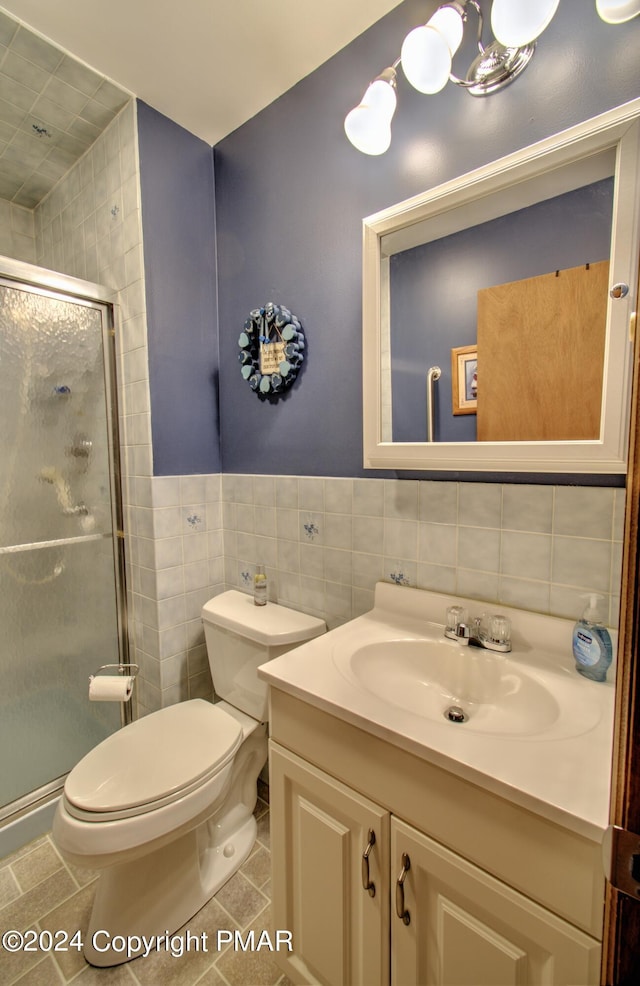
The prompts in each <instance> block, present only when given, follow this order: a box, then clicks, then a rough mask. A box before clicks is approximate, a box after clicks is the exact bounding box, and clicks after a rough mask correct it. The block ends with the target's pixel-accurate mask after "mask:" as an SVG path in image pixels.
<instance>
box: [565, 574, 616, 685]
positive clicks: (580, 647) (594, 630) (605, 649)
mask: <svg viewBox="0 0 640 986" xmlns="http://www.w3.org/2000/svg"><path fill="white" fill-rule="evenodd" d="M588 598H589V605H588V606H587V608H586V609H585V611H584V613H583V614H582V618H581V619H580V620H578V622H577V623H576V625H575V627H574V628H573V656H574V657H575V659H576V670H577V671H579V672H580V674H582V675H584V677H585V678H591V680H592V681H606V679H607V668H608V667H609V665H610V664H611V659H612V648H611V637H610V636H609V631H608V630H607V628H606V627H605V626H604V624H603V623H602V620H601V619H600V616H599V613H598V600H599V599H601V598H602V596H599V595H598V594H597V593H595V592H593V593H591V594H590V596H589V597H588Z"/></svg>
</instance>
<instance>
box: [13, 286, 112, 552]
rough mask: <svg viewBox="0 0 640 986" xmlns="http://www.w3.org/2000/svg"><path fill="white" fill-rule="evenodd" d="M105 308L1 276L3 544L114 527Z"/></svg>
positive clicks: (109, 529)
mask: <svg viewBox="0 0 640 986" xmlns="http://www.w3.org/2000/svg"><path fill="white" fill-rule="evenodd" d="M102 317H103V313H102V311H101V309H100V308H96V307H92V306H90V305H84V304H82V303H76V302H71V301H64V300H60V299H57V298H52V297H49V296H47V295H45V294H38V293H35V292H32V291H28V292H27V291H26V290H20V289H18V288H15V287H12V286H6V285H0V406H1V408H2V416H3V423H2V428H1V429H0V461H2V464H3V468H2V475H1V478H0V545H2V546H7V545H15V544H26V543H33V542H34V541H51V540H58V539H66V538H71V537H76V536H78V535H80V536H81V535H85V534H89V533H109V532H110V531H111V499H110V487H109V481H108V476H109V438H108V422H107V407H106V403H105V368H104V354H103V326H102ZM105 470H106V472H105ZM105 476H106V477H107V479H106V482H105Z"/></svg>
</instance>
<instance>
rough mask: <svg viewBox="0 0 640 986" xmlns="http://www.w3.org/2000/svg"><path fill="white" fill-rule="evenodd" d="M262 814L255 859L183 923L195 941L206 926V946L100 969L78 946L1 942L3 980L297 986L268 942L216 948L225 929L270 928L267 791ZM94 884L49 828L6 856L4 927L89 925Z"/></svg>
mask: <svg viewBox="0 0 640 986" xmlns="http://www.w3.org/2000/svg"><path fill="white" fill-rule="evenodd" d="M255 814H256V818H257V822H258V839H257V842H256V844H255V846H254V848H253V851H252V853H251V855H250V857H249V859H248V860H247V861H246V863H245V864H244V865H243V866H242V867H241V868H240V870H239V871H238V872H237V873H236V874H235V875H234V876H233V877H232V878H231V880H229V882H228V883H227V884H226V885H225V886H224V887H222V889H221V890H220V891H219V892H218V893H217V894H216V896H215V897H214V898H213V899H212V900H210V901H209V903H208V904H206V905H205V907H203V908H202V910H201V911H199V912H198V914H196V915H195V916H194V917H193V918H192V919H191V920H190V921H189V922H188V924H187V925H186V927H185V929H183V930H184V931H186V930H188V931H189V932H191V934H192V936H193V937H192V939H191V941H194V938H195V936H202V933H203V932H206V939H205V940H206V942H207V943H208V945H209V950H208V951H207V952H203V951H195V950H192V949H189V950H188V951H185V952H184V954H183V955H182V956H180V957H173V956H172V955H171V953H170V951H168V950H164V951H159V952H153V953H151V954H150V955H149V956H147V957H145V958H138V959H134V960H133V961H132V962H127V963H125V964H123V965H120V966H115V967H113V968H111V969H96V968H93V967H92V966H89V965H88V964H87V963H86V962H85V960H84V958H83V957H82V954H81V953H78V952H77V951H75V950H71V951H68V952H57V953H46V952H34V953H29V954H27V953H25V952H17V953H15V954H11V953H9V952H7V951H5V950H4V949H2V948H0V983H2V986H14V984H16V986H17V984H19V986H62V984H67V983H73V984H74V986H75V984H77V986H195V984H196V983H197V984H198V986H275V984H278V986H290V983H289V980H288V979H287V977H286V976H283V975H282V973H281V972H280V970H279V969H278V967H277V966H276V964H275V963H274V961H273V959H272V957H271V956H272V953H270V952H269V951H268V950H265V949H260V950H259V951H254V952H249V951H247V952H243V951H241V950H234V949H233V948H232V947H231V946H229V945H227V946H225V947H224V949H223V950H221V951H220V952H218V951H215V950H214V949H215V943H216V933H217V931H218V930H219V929H223V930H229V931H236V930H237V931H241V932H242V935H243V940H246V936H247V932H248V931H249V930H250V929H254V931H255V940H256V941H257V940H258V937H259V933H260V932H261V931H262V930H265V929H266V930H269V929H270V928H271V908H270V904H271V901H270V889H271V853H270V842H269V806H268V804H267V803H266V802H265V801H263V800H262V799H259V800H258V804H257V806H256V811H255ZM94 891H95V874H94V873H92V872H88V871H86V870H80V869H78V868H77V867H73V866H70V865H69V864H68V863H65V862H64V861H63V860H62V858H61V856H60V855H59V853H58V852H57V850H56V848H55V846H54V844H53V842H52V840H51V838H50V837H49V836H48V835H47V836H44V837H42V838H41V839H37V840H36V841H35V842H32V843H30V844H29V845H27V846H25V847H24V848H22V849H20V850H19V851H18V852H16V853H14V854H13V855H12V856H9V857H7V858H6V859H4V860H0V931H1V932H5V931H7V930H9V929H13V928H15V929H17V930H19V931H21V932H26V931H27V930H28V929H34V930H35V931H36V932H42V931H52V932H53V931H57V930H59V929H64V930H65V931H67V932H68V933H69V934H70V935H71V934H73V932H74V931H77V930H78V929H80V931H82V932H83V933H84V930H85V929H86V927H87V922H88V918H89V913H90V910H91V904H92V901H93V895H94ZM200 940H201V941H202V937H200Z"/></svg>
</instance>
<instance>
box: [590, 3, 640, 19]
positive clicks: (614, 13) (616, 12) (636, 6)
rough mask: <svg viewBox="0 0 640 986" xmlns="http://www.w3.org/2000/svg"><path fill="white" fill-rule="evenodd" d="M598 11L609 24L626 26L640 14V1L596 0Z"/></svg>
mask: <svg viewBox="0 0 640 986" xmlns="http://www.w3.org/2000/svg"><path fill="white" fill-rule="evenodd" d="M596 10H597V11H598V13H599V14H600V17H601V18H602V20H603V21H606V22H607V24H624V22H625V21H630V20H631V19H632V17H637V16H638V14H640V0H596Z"/></svg>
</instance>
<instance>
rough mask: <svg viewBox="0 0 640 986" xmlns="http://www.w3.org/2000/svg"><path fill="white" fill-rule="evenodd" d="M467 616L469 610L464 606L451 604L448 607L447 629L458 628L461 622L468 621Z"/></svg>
mask: <svg viewBox="0 0 640 986" xmlns="http://www.w3.org/2000/svg"><path fill="white" fill-rule="evenodd" d="M467 618H468V617H467V611H466V609H465V608H464V606H449V608H448V609H447V630H454V631H455V630H457V628H458V627H459V626H460V624H461V623H466V622H467ZM456 636H457V634H456Z"/></svg>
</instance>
